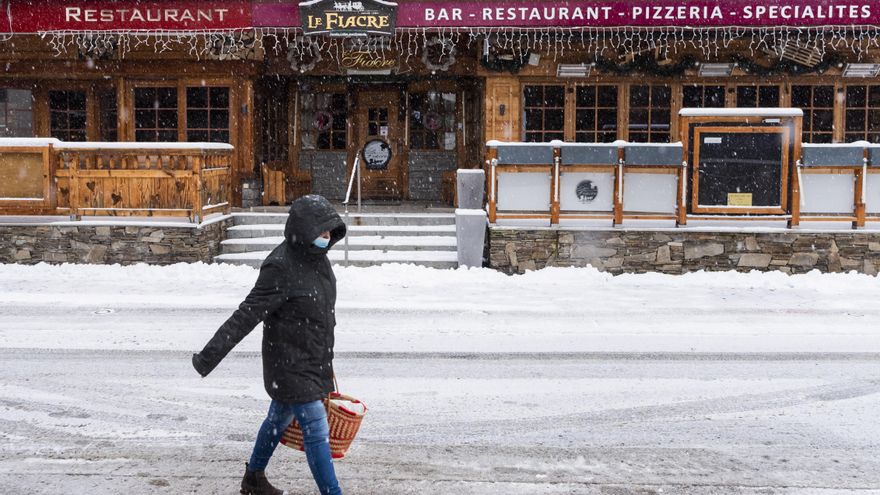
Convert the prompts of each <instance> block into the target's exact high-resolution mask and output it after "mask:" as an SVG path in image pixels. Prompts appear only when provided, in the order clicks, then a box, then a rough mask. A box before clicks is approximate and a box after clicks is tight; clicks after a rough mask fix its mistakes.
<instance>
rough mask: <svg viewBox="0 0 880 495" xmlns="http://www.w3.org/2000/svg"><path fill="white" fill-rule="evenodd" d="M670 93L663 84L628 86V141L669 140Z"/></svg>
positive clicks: (662, 141) (653, 141) (658, 141)
mask: <svg viewBox="0 0 880 495" xmlns="http://www.w3.org/2000/svg"><path fill="white" fill-rule="evenodd" d="M671 95H672V93H671V91H670V88H669V87H668V86H664V85H653V86H642V85H634V86H630V110H629V140H630V141H632V142H650V143H667V142H669V122H670V121H669V119H670V112H671V109H670V107H671V99H672V98H671Z"/></svg>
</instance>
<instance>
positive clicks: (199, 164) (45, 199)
mask: <svg viewBox="0 0 880 495" xmlns="http://www.w3.org/2000/svg"><path fill="white" fill-rule="evenodd" d="M3 141H4V140H2V139H0V178H4V177H15V178H16V179H17V180H16V181H15V183H16V184H18V185H17V186H14V187H13V186H6V191H4V189H3V188H4V186H2V185H0V214H6V215H9V214H29V215H41V214H42V215H46V214H49V215H52V214H55V215H64V214H67V215H70V216H71V217H73V218H80V217H82V216H91V215H110V216H183V217H189V218H190V219H191V220H192V221H194V222H199V221H201V219H202V218H204V217H205V216H206V215H208V214H211V213H217V212H228V211H229V208H230V196H229V195H230V192H231V183H230V180H231V164H232V152H233V148H232V146H230V145H228V144H218V143H99V142H87V143H65V142H61V141H57V140H49V139H44V140H33V142H30V141H27V140H9V141H7V142H6V143H4V142H3ZM37 161H39V162H40V166H37ZM16 174H17V175H16ZM4 192H6V194H3V193H4Z"/></svg>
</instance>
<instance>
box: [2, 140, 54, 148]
mask: <svg viewBox="0 0 880 495" xmlns="http://www.w3.org/2000/svg"><path fill="white" fill-rule="evenodd" d="M50 144H51V145H52V146H58V145H59V144H61V141H59V140H58V139H55V138H0V148H4V147H9V148H23V147H31V146H42V147H46V146H49V145H50Z"/></svg>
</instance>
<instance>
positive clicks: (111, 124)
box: [98, 89, 119, 142]
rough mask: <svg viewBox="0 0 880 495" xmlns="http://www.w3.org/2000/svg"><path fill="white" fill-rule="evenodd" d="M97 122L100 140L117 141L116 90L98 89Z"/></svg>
mask: <svg viewBox="0 0 880 495" xmlns="http://www.w3.org/2000/svg"><path fill="white" fill-rule="evenodd" d="M98 122H99V127H100V129H99V132H100V140H101V141H110V142H113V141H117V140H118V137H119V135H118V133H117V110H116V90H115V89H108V90H101V91H98Z"/></svg>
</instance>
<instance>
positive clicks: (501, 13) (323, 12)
mask: <svg viewBox="0 0 880 495" xmlns="http://www.w3.org/2000/svg"><path fill="white" fill-rule="evenodd" d="M2 5H3V7H4V8H0V32H3V33H40V32H47V31H159V30H162V31H201V30H231V29H248V28H263V27H266V28H268V27H277V28H287V29H302V30H303V31H305V32H306V33H325V34H330V35H338V36H353V35H359V34H365V33H376V34H390V33H392V32H393V31H394V29H395V28H427V29H432V28H434V29H436V28H560V27H561V28H607V27H681V28H687V27H691V28H710V27H731V26H739V27H768V28H769V27H786V26H787V27H820V26H857V25H858V26H869V25H880V0H836V1H831V0H652V1H647V0H638V1H636V0H617V1H613V0H607V1H603V0H592V1H590V0H587V1H581V0H532V1H522V0H513V1H507V0H482V1H480V2H473V1H467V0H451V1H440V0H435V1H409V0H398V1H397V2H392V1H386V0H310V1H297V0H214V1H208V0H140V1H124V2H123V1H116V0H87V1H82V2H76V1H72V0H6V1H5V2H2Z"/></svg>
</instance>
